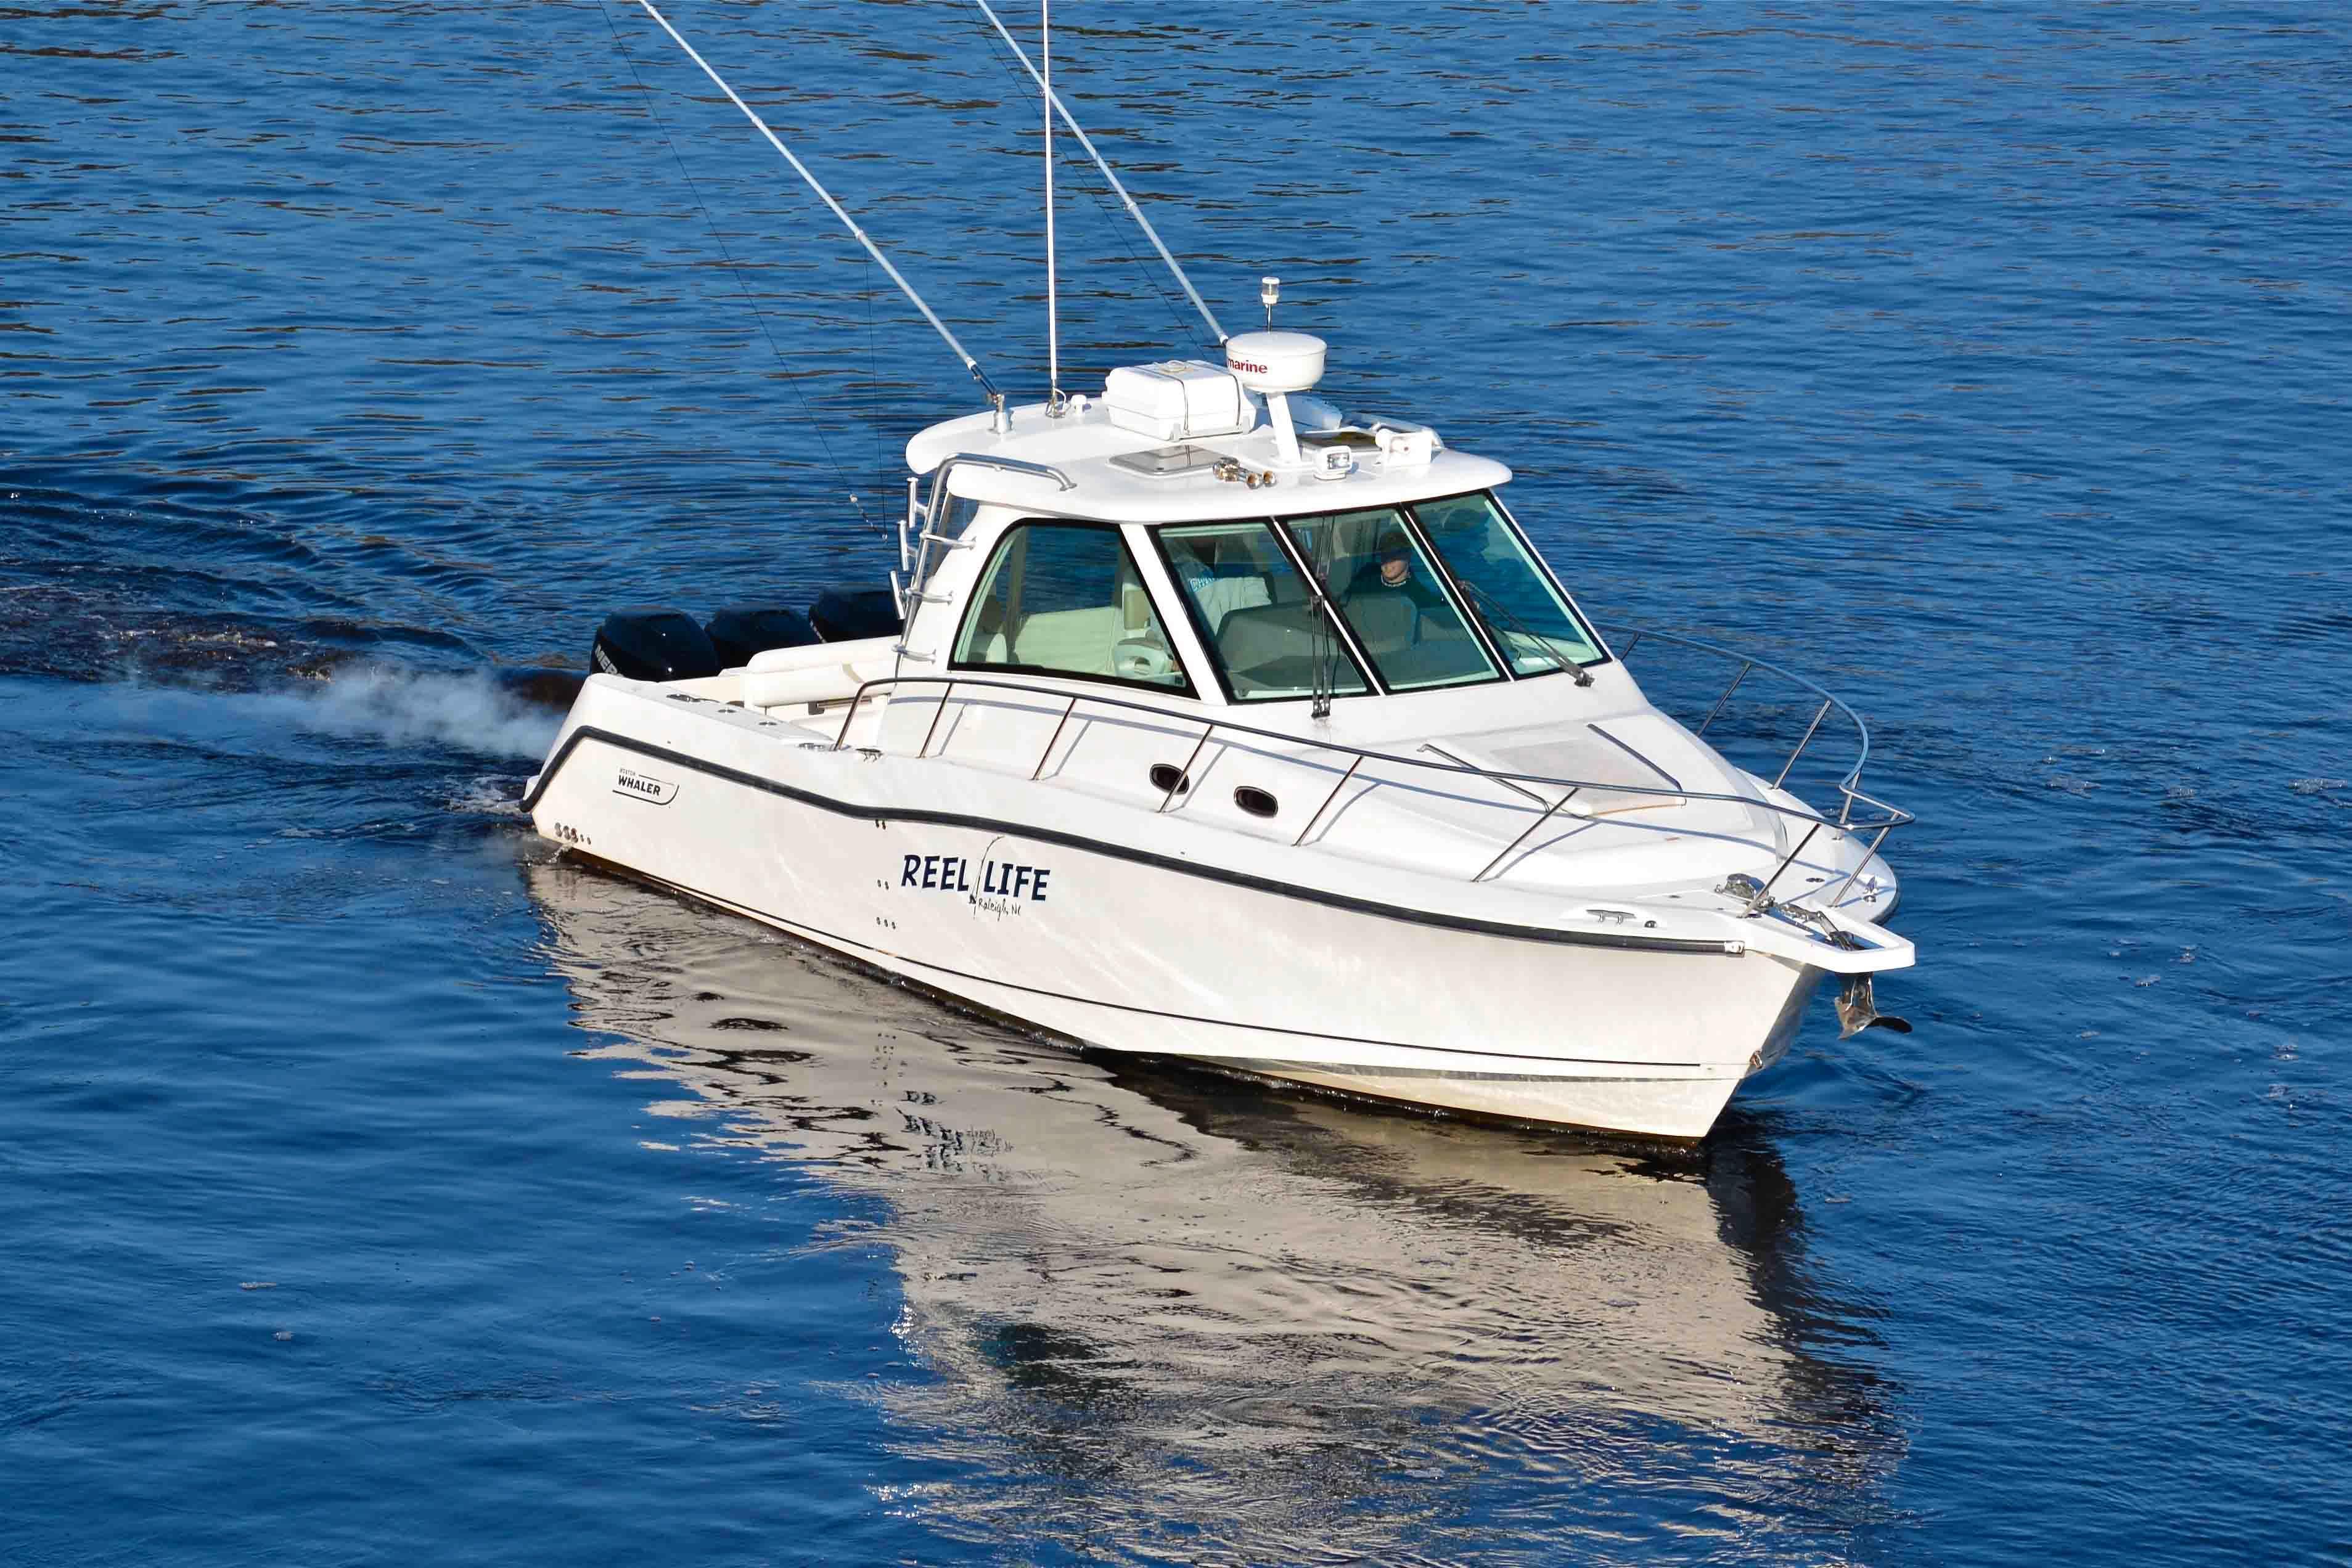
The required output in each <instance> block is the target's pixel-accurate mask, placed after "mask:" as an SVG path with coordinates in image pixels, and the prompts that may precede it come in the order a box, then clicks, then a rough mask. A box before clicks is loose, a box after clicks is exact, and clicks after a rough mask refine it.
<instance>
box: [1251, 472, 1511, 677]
mask: <svg viewBox="0 0 2352 1568" xmlns="http://www.w3.org/2000/svg"><path fill="white" fill-rule="evenodd" d="M1284 526H1285V527H1286V528H1289V529H1290V532H1291V536H1292V537H1293V538H1296V539H1297V541H1298V549H1299V552H1300V553H1301V554H1302V555H1304V556H1306V558H1307V561H1308V563H1309V564H1310V565H1311V566H1312V567H1313V568H1314V570H1315V573H1316V575H1317V576H1318V578H1320V579H1321V580H1322V581H1323V582H1324V584H1325V585H1326V591H1328V593H1329V594H1330V596H1331V599H1332V601H1333V602H1334V603H1336V604H1337V605H1339V613H1340V614H1342V615H1344V616H1346V617H1347V620H1348V625H1349V628H1350V629H1352V630H1353V631H1354V632H1355V633H1356V641H1357V643H1360V645H1361V646H1362V648H1363V650H1364V652H1365V653H1367V654H1369V655H1370V658H1371V661H1372V664H1374V666H1376V667H1377V668H1378V669H1379V671H1380V674H1381V680H1383V681H1386V682H1387V683H1388V685H1389V686H1390V688H1391V690H1394V691H1416V690H1419V689H1421V688H1423V687H1427V686H1450V685H1461V684H1462V683H1463V682H1465V681H1491V680H1499V679H1501V672H1500V671H1498V670H1496V668H1495V664H1494V661H1493V660H1491V659H1489V658H1488V657H1487V656H1486V649H1485V648H1483V647H1481V646H1480V645H1479V643H1478V639H1477V637H1476V636H1475V634H1474V633H1473V632H1471V630H1470V628H1469V627H1468V626H1467V625H1466V624H1465V623H1464V622H1463V619H1462V612H1461V611H1460V609H1459V608H1457V607H1456V606H1455V604H1454V600H1453V597H1452V596H1451V595H1450V594H1449V593H1448V592H1447V591H1446V589H1445V586H1444V580H1442V579H1441V577H1440V576H1439V573H1438V571H1437V569H1436V568H1435V567H1433V566H1432V565H1431V564H1430V561H1429V558H1428V557H1427V556H1425V555H1423V553H1422V549H1421V547H1420V545H1418V544H1416V543H1415V542H1414V541H1413V538H1412V532H1411V530H1409V529H1408V528H1406V527H1405V522H1404V518H1403V517H1402V515H1401V514H1400V513H1398V512H1397V511H1396V510H1395V509H1394V508H1392V507H1376V508H1374V509H1372V510H1370V511H1363V512H1334V513H1332V514H1330V515H1329V516H1328V517H1291V518H1287V519H1286V521H1285V523H1284Z"/></svg>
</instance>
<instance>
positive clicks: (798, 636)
mask: <svg viewBox="0 0 2352 1568" xmlns="http://www.w3.org/2000/svg"><path fill="white" fill-rule="evenodd" d="M702 629H703V630H704V631H705V632H709V633H710V645H711V647H713V648H714V649H716V650H717V651H718V653H719V668H720V669H722V670H733V669H740V668H741V667H742V666H743V665H745V664H750V663H751V656H752V655H753V654H754V653H766V652H767V651H768V650H769V649H771V648H798V647H801V646H802V645H803V644H805V643H814V642H815V641H816V640H817V635H816V629H815V628H814V627H813V626H811V625H810V624H809V623H808V620H807V618H806V617H805V616H803V615H802V614H801V612H799V611H797V610H782V609H758V610H751V609H743V610H722V611H720V612H719V613H718V614H716V615H714V616H712V617H711V618H710V619H709V620H708V621H706V622H703V623H702Z"/></svg>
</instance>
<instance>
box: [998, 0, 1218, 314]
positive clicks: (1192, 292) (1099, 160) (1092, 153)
mask: <svg viewBox="0 0 2352 1568" xmlns="http://www.w3.org/2000/svg"><path fill="white" fill-rule="evenodd" d="M972 3H973V4H974V5H978V6H979V7H980V9H981V11H982V14H983V15H984V16H987V18H988V20H989V22H990V24H991V25H992V26H994V27H995V28H996V33H997V36H998V37H1001V38H1003V40H1004V42H1005V45H1006V47H1009V48H1011V49H1012V51H1013V58H1014V59H1016V60H1019V61H1020V62H1021V68H1022V69H1023V70H1025V71H1027V72H1028V73H1029V79H1030V80H1031V81H1034V82H1035V83H1036V84H1037V86H1038V88H1039V89H1040V90H1042V91H1043V92H1044V93H1045V104H1046V107H1047V109H1048V110H1050V111H1052V112H1054V113H1059V114H1060V115H1061V117H1062V123H1063V124H1065V125H1066V126H1068V127H1069V128H1070V134H1071V135H1073V136H1075V137H1076V138H1077V139H1078V145H1079V146H1081V147H1083V148H1085V149H1086V150H1087V157H1089V158H1091V159H1093V160H1094V161H1095V167H1096V168H1097V169H1099V170H1101V171H1102V176H1103V178H1104V179H1106V180H1108V181H1109V182H1110V188H1111V189H1112V190H1113V191H1116V192H1118V199H1119V202H1120V204H1121V205H1123V206H1125V207H1126V208H1127V215H1128V216H1129V217H1131V218H1133V219H1134V220H1135V226H1136V227H1138V228H1139V229H1141V230H1142V231H1143V237H1144V238H1146V239H1148V240H1150V242H1151V248H1152V249H1154V250H1156V251H1158V252H1159V253H1160V260H1161V261H1164V262H1166V263H1167V264H1168V270H1169V271H1171V272H1172V273H1174V274H1175V275H1176V281H1177V283H1178V284H1180V285H1181V286H1182V287H1183V290H1184V297H1185V298H1188V299H1190V300H1192V308H1194V309H1195V310H1198V311H1199V312H1200V313H1201V319H1202V320H1204V321H1206V322H1207V323H1208V324H1209V330H1210V331H1211V332H1213V333H1214V334H1215V336H1216V340H1217V341H1218V342H1220V343H1222V342H1223V341H1224V340H1225V329H1224V328H1223V327H1222V326H1220V325H1219V324H1218V322H1217V318H1216V313H1215V312H1213V311H1212V310H1211V309H1210V308H1209V306H1208V302H1207V301H1206V300H1204V299H1202V298H1201V291H1200V290H1199V289H1197V288H1195V287H1192V279H1191V278H1189V277H1185V276H1184V269H1183V268H1182V267H1179V266H1177V265H1176V258H1175V257H1174V256H1171V255H1170V254H1169V250H1168V246H1166V245H1165V244H1163V243H1161V241H1160V231H1159V230H1157V229H1155V228H1153V227H1152V226H1151V220H1150V218H1147V217H1145V216H1144V215H1143V209H1142V208H1141V207H1139V206H1137V205H1136V204H1135V198H1134V197H1133V196H1130V195H1129V194H1128V193H1127V187H1126V186H1125V185H1122V184H1120V183H1119V181H1118V175H1117V174H1115V173H1113V172H1111V167H1110V164H1109V162H1108V161H1107V160H1106V159H1105V158H1104V157H1103V155H1102V154H1101V153H1100V152H1097V151H1096V150H1095V144H1094V142H1093V141H1091V140H1090V139H1089V138H1088V137H1087V132H1086V128H1085V127H1083V126H1081V125H1080V124H1079V123H1078V121H1077V119H1076V116H1074V115H1072V114H1071V113H1070V106H1069V105H1068V104H1066V103H1064V102H1063V101H1062V100H1061V99H1060V98H1059V97H1058V96H1056V95H1055V91H1054V89H1053V86H1052V84H1050V83H1049V82H1047V81H1046V79H1045V78H1044V77H1041V76H1039V75H1038V74H1037V68H1036V67H1035V66H1033V65H1031V64H1030V63H1029V57H1028V55H1027V54H1026V53H1024V51H1023V50H1022V47H1021V45H1020V43H1019V41H1018V40H1016V39H1015V38H1014V37H1013V35H1012V33H1011V32H1010V31H1009V30H1007V29H1006V27H1005V26H1004V23H1003V20H1002V19H1000V18H999V17H998V16H997V15H996V13H995V12H994V11H993V10H992V9H990V7H989V4H988V0H972ZM1041 3H1042V0H1041ZM1047 123H1048V124H1049V125H1050V124H1051V123H1052V120H1051V115H1050V113H1049V116H1048V119H1047Z"/></svg>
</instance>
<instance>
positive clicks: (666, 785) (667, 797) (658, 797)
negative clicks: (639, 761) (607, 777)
mask: <svg viewBox="0 0 2352 1568" xmlns="http://www.w3.org/2000/svg"><path fill="white" fill-rule="evenodd" d="M613 793H614V794H615V795H626V796H628V797H629V799H631V800H646V801H650V802H652V803H653V804H654V805H656V806H667V805H668V804H669V803H670V802H671V801H672V800H676V799H677V785H675V784H672V783H671V782H669V781H668V780H667V779H648V778H647V777H646V775H644V774H642V773H639V772H637V771H635V769H633V768H622V769H621V771H620V772H619V773H618V774H617V775H615V776H614V779H613Z"/></svg>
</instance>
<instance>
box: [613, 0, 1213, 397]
mask: <svg viewBox="0 0 2352 1568" xmlns="http://www.w3.org/2000/svg"><path fill="white" fill-rule="evenodd" d="M640 3H641V4H642V3H643V0H640ZM972 4H973V5H978V6H979V7H980V8H981V11H982V13H983V14H984V15H985V16H987V17H988V19H989V21H990V23H991V24H992V25H993V26H995V28H996V32H997V36H998V37H1002V38H1003V40H1004V41H1005V43H1006V44H1007V45H1008V46H1010V47H1011V48H1012V50H1013V58H1014V59H1016V60H1019V61H1020V62H1021V68H1022V69H1023V70H1025V71H1027V72H1028V73H1029V79H1030V80H1031V81H1034V82H1035V83H1036V84H1037V90H1038V91H1040V92H1042V93H1044V94H1045V102H1046V104H1047V106H1048V108H1049V109H1050V110H1059V111H1060V113H1061V116H1062V123H1063V124H1065V125H1066V126H1068V127H1069V128H1070V134H1071V135H1073V136H1075V137H1076V138H1077V139H1078V145H1079V146H1081V147H1083V148H1085V149H1086V150H1087V157H1089V158H1092V159H1093V160H1094V161H1095V167H1096V168H1097V169H1099V170H1101V171H1102V176H1103V178H1104V179H1106V180H1108V181H1109V182H1110V188H1111V189H1112V190H1113V191H1115V192H1116V193H1118V199H1119V201H1120V202H1121V203H1122V204H1125V205H1126V207H1127V215H1128V216H1129V217H1131V218H1133V219H1134V220H1135V225H1136V227H1138V228H1139V229H1141V230H1142V231H1143V237H1144V238H1146V239H1148V240H1150V242H1151V248H1152V249H1154V250H1156V251H1158V252H1159V253H1160V260H1162V261H1164V262H1166V263H1167V264H1168V270H1169V271H1171V272H1172V273H1174V274H1175V275H1176V281H1177V282H1178V283H1180V284H1181V285H1182V286H1183V288H1184V294H1185V297H1186V298H1189V299H1191V300H1192V308H1194V309H1196V310H1198V311H1199V312H1200V313H1201V319H1202V320H1204V321H1206V322H1208V324H1209V330H1210V331H1211V332H1213V333H1214V334H1216V339H1217V341H1218V342H1219V343H1223V341H1224V340H1225V329H1224V328H1223V327H1222V326H1220V325H1219V324H1218V322H1217V318H1216V314H1215V312H1213V311H1212V310H1211V309H1210V308H1209V306H1208V302H1207V301H1206V300H1204V299H1202V298H1201V291H1200V290H1199V289H1197V288H1195V287H1192V279H1191V278H1189V277H1185V276H1184V269H1183V268H1182V267H1179V266H1177V265H1176V258H1175V257H1174V256H1171V255H1170V254H1169V252H1168V247H1167V246H1165V245H1163V244H1161V243H1160V231H1159V230H1157V229H1155V228H1153V227H1152V226H1151V220H1150V218H1147V217H1145V216H1144V215H1143V209H1142V208H1141V207H1139V206H1137V205H1136V204H1135V198H1134V197H1133V196H1130V195H1129V194H1128V193H1127V187H1126V186H1125V185H1122V184H1120V183H1118V175H1117V174H1114V173H1112V172H1111V169H1110V164H1109V163H1108V162H1106V161H1105V160H1104V158H1103V155H1102V154H1101V153H1100V152H1097V151H1096V150H1095V144H1094V142H1093V141H1092V140H1091V139H1090V138H1088V136H1087V133H1086V129H1085V128H1084V127H1083V126H1081V125H1080V124H1079V123H1078V122H1077V119H1076V117H1075V116H1074V115H1072V114H1071V113H1070V106H1069V105H1067V104H1066V103H1064V102H1063V101H1062V95H1061V94H1059V93H1057V92H1055V90H1054V89H1053V88H1052V87H1051V86H1050V85H1048V84H1047V82H1046V80H1045V78H1044V77H1041V76H1039V75H1038V74H1037V68H1036V67H1035V66H1033V65H1031V64H1030V63H1029V57H1028V55H1027V54H1025V53H1024V52H1023V50H1022V47H1021V45H1020V44H1019V42H1017V41H1016V40H1015V39H1014V38H1013V35H1012V34H1011V33H1009V32H1007V31H1006V30H1005V27H1004V23H1003V21H1002V20H1001V19H999V18H998V16H997V15H996V13H995V12H994V11H993V10H992V9H990V7H989V4H988V0H972ZM652 9H653V7H652V6H651V5H647V6H646V10H648V11H650V10H652ZM663 25H664V26H667V25H668V24H667V23H664V24H663ZM670 36H671V37H677V34H675V33H673V34H671V35H670ZM685 41H686V40H685V39H683V38H679V39H678V42H680V43H684V42H685ZM687 52H688V54H692V53H693V52H694V51H693V50H691V49H689V50H688V51H687ZM703 69H705V70H709V66H705V67H703ZM713 79H714V80H715V79H717V78H713ZM730 96H731V95H730ZM737 101H738V102H739V103H740V101H741V100H740V99H738V100H737ZM743 112H744V113H746V114H749V113H751V110H748V109H747V110H744V111H743ZM1053 123H1054V121H1053V116H1052V114H1050V113H1049V114H1048V115H1047V116H1046V119H1045V126H1046V131H1047V133H1048V135H1050V134H1051V133H1052V130H1053ZM765 129H766V127H765V126H762V127H761V130H765ZM769 140H770V141H773V140H774V138H773V137H771V138H769ZM784 156H785V157H787V158H789V157H791V156H792V154H791V153H789V152H787V153H785V154H784ZM794 167H795V168H797V167H798V165H797V164H795V165H794ZM811 183H814V182H811ZM828 199H829V198H828ZM835 210H836V211H838V210H839V209H838V208H836V209H835ZM861 237H863V236H861ZM869 248H870V247H869ZM886 265H887V264H886ZM918 303H919V301H918ZM925 314H926V315H928V314H929V312H928V311H926V312H925ZM940 330H941V331H945V330H946V328H944V327H942V328H940ZM975 373H977V372H975Z"/></svg>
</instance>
